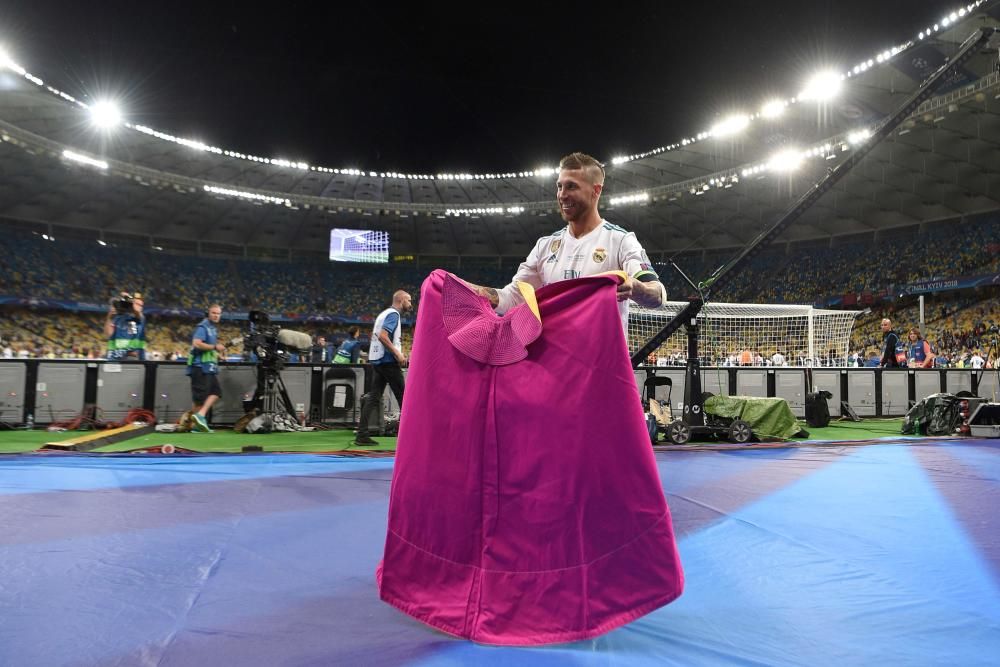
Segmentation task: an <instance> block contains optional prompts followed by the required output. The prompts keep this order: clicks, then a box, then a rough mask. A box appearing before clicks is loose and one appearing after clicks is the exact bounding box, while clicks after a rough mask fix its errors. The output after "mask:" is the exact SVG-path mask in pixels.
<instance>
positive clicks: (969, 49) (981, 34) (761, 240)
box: [632, 28, 1000, 368]
mask: <svg viewBox="0 0 1000 667" xmlns="http://www.w3.org/2000/svg"><path fill="white" fill-rule="evenodd" d="M995 36H1000V30H998V29H996V28H980V29H979V30H977V31H976V32H974V33H973V34H972V35H970V36H969V38H968V39H966V40H965V42H963V43H962V45H961V46H960V47H959V49H958V52H957V53H955V55H954V56H952V57H951V58H950V59H949V60H948V61H947V62H946V63H945V64H943V65H942V66H941V67H940V68H938V70H937V71H936V72H934V73H933V74H931V75H930V76H929V77H928V78H927V79H926V80H925V81H924V82H923V83H922V84H921V85H920V87H919V88H917V90H916V91H915V92H914V93H913V94H912V95H910V97H909V98H907V99H906V101H905V102H903V103H902V104H901V105H900V106H899V108H898V109H897V110H896V111H895V112H893V113H892V115H890V116H889V117H888V118H886V119H885V120H884V121H883V122H882V124H881V125H879V126H878V127H877V128H876V129H875V131H874V132H872V134H871V136H870V137H869V138H868V139H867V140H866V141H865V142H863V143H862V144H860V145H859V146H858V147H857V148H855V149H854V151H853V152H852V153H851V154H850V155H849V156H848V157H847V159H846V160H844V161H843V162H841V163H840V164H838V165H837V166H836V167H833V168H832V169H830V171H829V172H828V173H827V175H826V176H825V177H824V178H823V179H822V180H821V181H819V182H818V183H816V184H815V185H814V186H813V187H812V188H811V189H810V190H809V191H808V192H806V193H805V194H804V195H802V196H801V197H800V198H799V199H798V201H796V202H795V203H794V204H792V206H791V208H789V209H788V211H787V212H786V213H785V214H784V215H783V216H782V217H781V218H779V219H778V221H777V222H775V223H774V224H773V225H772V226H771V227H770V228H769V229H766V230H764V231H763V232H761V234H760V235H758V236H757V237H756V238H755V239H753V240H752V241H751V242H750V243H749V244H748V245H747V246H746V247H745V248H744V249H743V250H742V251H740V253H739V254H737V255H736V256H735V257H734V258H733V259H731V260H730V261H729V262H727V263H726V264H724V265H722V266H721V267H719V268H718V269H717V270H716V271H715V272H714V273H713V274H712V275H711V276H709V277H708V278H707V279H706V280H704V281H703V282H701V283H699V284H698V285H697V287H698V295H697V296H692V297H690V298H689V299H688V305H687V306H685V307H684V308H683V309H682V310H681V312H679V313H678V314H677V315H676V316H675V317H674V318H673V319H672V320H670V322H668V323H667V324H666V325H665V326H664V327H663V329H661V330H660V331H659V332H658V333H656V334H655V335H654V336H653V337H652V338H650V339H649V340H648V341H646V343H645V344H644V345H643V346H642V347H641V348H639V349H638V350H636V351H635V352H634V353H633V354H632V367H633V368H637V367H639V366H640V365H641V364H642V363H643V362H644V361H645V360H646V358H647V357H648V356H649V355H650V354H651V353H652V352H653V351H655V350H656V349H657V348H659V347H660V345H662V344H663V343H664V342H665V341H666V340H667V339H668V338H670V336H672V335H673V334H674V332H676V331H677V330H678V329H680V328H681V327H682V326H684V325H685V324H687V325H691V326H693V325H694V323H695V320H696V318H697V316H698V313H699V312H700V311H701V309H702V306H704V304H705V301H706V299H707V298H708V293H709V292H710V291H711V290H713V289H719V288H722V287H724V286H725V285H727V284H728V283H729V282H730V281H731V280H732V279H733V277H734V276H735V275H736V270H737V269H739V268H740V267H742V266H743V264H744V263H746V262H748V261H749V260H751V259H753V258H754V257H756V256H757V255H758V254H760V252H761V250H763V249H764V248H765V247H766V246H768V245H769V244H770V243H771V242H772V241H774V240H775V239H776V238H777V237H778V236H779V235H781V233H782V232H784V231H785V230H786V229H787V228H788V226H789V225H791V224H792V223H793V222H795V221H796V220H798V219H799V218H800V217H801V216H802V214H803V213H805V212H806V211H807V210H809V208H811V207H812V206H813V204H815V203H816V202H817V201H818V200H819V198H820V197H822V196H823V195H824V194H826V193H827V192H828V191H829V190H830V189H831V188H832V187H833V186H834V185H836V184H837V183H838V182H839V181H840V180H841V179H842V178H843V177H844V176H846V175H847V174H848V172H850V171H851V170H852V169H854V167H855V166H856V165H857V164H858V163H859V162H860V161H861V160H862V159H863V158H864V157H865V156H866V155H868V153H870V152H871V150H872V149H873V148H874V147H875V146H876V145H877V144H878V143H879V142H881V141H882V140H883V139H885V138H886V137H887V136H889V134H890V133H891V132H892V131H893V130H895V129H896V127H898V126H899V124H900V123H902V122H903V121H904V120H905V119H906V118H908V117H909V116H910V114H912V113H913V112H914V111H916V110H917V107H919V106H920V105H921V104H923V103H924V102H925V101H926V100H928V99H929V98H930V97H931V96H932V95H933V94H934V92H935V91H936V90H937V89H938V88H939V87H940V85H941V84H942V83H943V82H944V80H945V77H946V75H947V74H948V72H949V71H951V69H952V68H954V67H957V66H959V65H962V64H963V63H965V62H966V61H967V60H969V59H970V58H972V56H973V55H975V53H976V51H977V49H979V48H982V47H983V46H985V45H986V43H987V42H990V41H991V39H992V38H995ZM695 352H697V348H696V347H695ZM688 353H689V363H690V353H691V345H690V343H689V345H688Z"/></svg>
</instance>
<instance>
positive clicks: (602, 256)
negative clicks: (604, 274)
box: [594, 248, 608, 264]
mask: <svg viewBox="0 0 1000 667" xmlns="http://www.w3.org/2000/svg"><path fill="white" fill-rule="evenodd" d="M607 258H608V253H607V251H605V250H604V248H598V249H597V250H595V251H594V261H595V262H597V263H598V264H601V263H602V262H604V260H606V259H607Z"/></svg>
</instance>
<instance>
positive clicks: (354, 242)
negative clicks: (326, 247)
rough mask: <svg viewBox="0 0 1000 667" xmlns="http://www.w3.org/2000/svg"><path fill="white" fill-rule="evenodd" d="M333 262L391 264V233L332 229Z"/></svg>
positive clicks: (331, 259) (331, 252)
mask: <svg viewBox="0 0 1000 667" xmlns="http://www.w3.org/2000/svg"><path fill="white" fill-rule="evenodd" d="M330 261H331V262H368V263H375V264H387V263H388V262H389V232H378V231H374V230H371V229H331V230H330Z"/></svg>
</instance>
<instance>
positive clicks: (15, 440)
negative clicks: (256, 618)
mask: <svg viewBox="0 0 1000 667" xmlns="http://www.w3.org/2000/svg"><path fill="white" fill-rule="evenodd" d="M902 423H903V420H902V419H865V420H864V421H861V422H849V421H843V422H841V421H831V422H830V425H829V426H827V427H824V428H810V427H808V426H807V425H805V423H804V422H800V424H802V425H803V427H804V428H805V429H806V430H807V431H809V437H808V438H807V440H809V441H813V440H821V441H827V442H850V441H855V440H873V439H878V438H890V437H893V436H898V435H899V434H900V433H899V430H900V427H901V425H902ZM84 433H87V431H64V432H55V433H49V432H47V431H44V430H42V431H20V430H15V431H0V454H22V453H26V452H33V451H36V450H38V449H40V448H41V447H42V445H44V444H45V443H47V442H59V441H60V440H68V439H70V438H75V437H78V436H80V435H83V434H84ZM353 440H354V433H353V432H352V431H350V430H348V429H331V430H328V431H312V432H308V433H299V432H294V433H266V434H260V435H252V434H247V433H234V432H232V431H228V430H217V431H215V432H214V433H153V434H150V435H145V436H142V437H138V438H133V439H131V440H124V441H122V442H119V443H116V444H113V445H107V446H105V447H99V448H97V449H94V450H92V451H94V452H105V453H107V452H123V451H129V450H133V449H140V448H144V447H155V446H157V445H166V444H171V445H174V446H175V447H180V448H184V449H190V450H193V451H196V452H206V453H209V452H219V453H239V452H241V451H242V450H243V448H244V447H246V446H259V447H261V448H262V450H263V451H265V452H310V453H316V452H344V453H352V452H372V451H375V452H395V451H396V438H379V437H376V438H375V440H376V441H377V442H378V443H379V444H378V445H377V446H373V447H354V446H353V445H352V444H351V442H352V441H353ZM695 442H697V441H695ZM793 442H802V440H801V439H796V440H793Z"/></svg>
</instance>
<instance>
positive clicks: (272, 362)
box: [243, 310, 312, 371]
mask: <svg viewBox="0 0 1000 667" xmlns="http://www.w3.org/2000/svg"><path fill="white" fill-rule="evenodd" d="M311 347H312V337H311V336H309V334H305V333H302V332H300V331H292V330H291V329H282V328H281V327H280V326H278V325H277V324H272V323H271V318H270V316H269V315H268V314H267V313H265V312H263V311H260V310H251V311H250V312H249V314H248V317H247V326H246V329H245V330H244V332H243V353H244V355H245V356H246V357H247V359H248V360H252V359H254V357H256V361H257V363H258V364H259V365H260V366H262V367H265V368H272V369H274V370H276V371H280V370H281V369H282V368H284V367H285V364H287V363H288V361H289V359H290V357H291V354H292V353H293V352H305V351H307V350H309V349H310V348H311ZM250 355H253V356H250Z"/></svg>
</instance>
